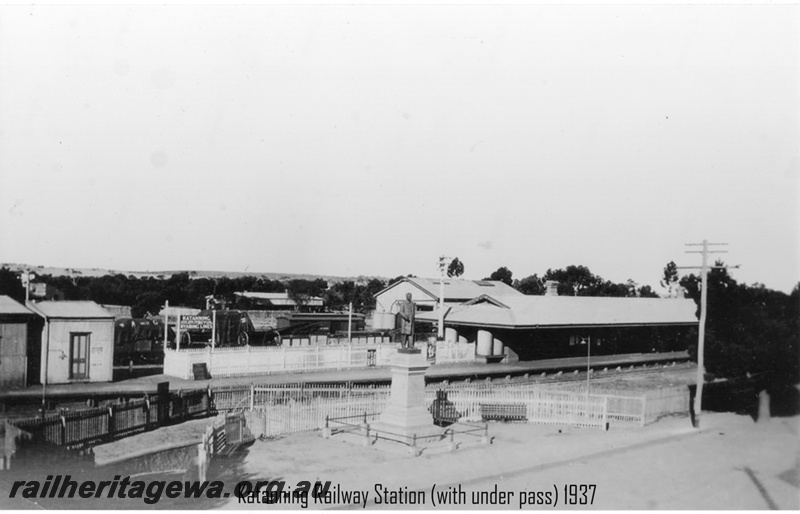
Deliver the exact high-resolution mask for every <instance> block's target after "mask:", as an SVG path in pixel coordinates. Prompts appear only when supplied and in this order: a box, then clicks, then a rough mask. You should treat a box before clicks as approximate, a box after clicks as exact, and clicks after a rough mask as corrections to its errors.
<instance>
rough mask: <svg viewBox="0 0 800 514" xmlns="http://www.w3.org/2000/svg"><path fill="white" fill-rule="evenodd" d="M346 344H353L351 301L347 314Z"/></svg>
mask: <svg viewBox="0 0 800 514" xmlns="http://www.w3.org/2000/svg"><path fill="white" fill-rule="evenodd" d="M347 344H353V302H350V310H349V311H348V314H347Z"/></svg>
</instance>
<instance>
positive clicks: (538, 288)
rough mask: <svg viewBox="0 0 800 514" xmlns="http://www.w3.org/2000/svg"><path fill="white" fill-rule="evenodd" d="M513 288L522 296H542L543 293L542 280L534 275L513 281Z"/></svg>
mask: <svg viewBox="0 0 800 514" xmlns="http://www.w3.org/2000/svg"><path fill="white" fill-rule="evenodd" d="M513 287H514V289H516V290H517V291H519V292H520V293H522V294H532V295H543V294H544V292H545V287H544V280H543V279H541V278H539V275H536V274H533V275H531V276H529V277H525V278H523V279H522V280H515V281H514V286H513Z"/></svg>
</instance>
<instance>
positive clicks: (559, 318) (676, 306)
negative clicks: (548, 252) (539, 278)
mask: <svg viewBox="0 0 800 514" xmlns="http://www.w3.org/2000/svg"><path fill="white" fill-rule="evenodd" d="M479 300H480V299H476V301H475V302H470V303H468V304H464V305H459V306H456V307H454V308H452V309H450V310H449V311H448V312H447V313H446V314H445V324H452V325H466V326H476V327H481V326H483V327H496V328H509V329H529V328H563V327H587V326H618V327H619V326H640V325H691V324H696V323H697V316H696V315H695V313H696V311H697V306H696V305H695V303H694V301H692V300H691V299H677V298H668V299H662V298H617V297H597V296H528V295H523V296H521V297H517V298H506V299H504V300H503V302H504V304H505V305H498V304H497V302H491V301H488V299H486V300H483V301H479ZM436 316H437V315H436V313H435V312H433V313H431V312H421V313H417V319H418V320H420V321H423V320H425V321H435V320H436ZM428 318H430V319H428Z"/></svg>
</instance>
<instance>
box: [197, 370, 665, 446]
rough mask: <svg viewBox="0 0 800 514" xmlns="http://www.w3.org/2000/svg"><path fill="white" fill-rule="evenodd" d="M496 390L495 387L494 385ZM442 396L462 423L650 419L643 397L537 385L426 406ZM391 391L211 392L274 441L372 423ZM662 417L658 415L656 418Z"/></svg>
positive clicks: (271, 388) (480, 387) (454, 395)
mask: <svg viewBox="0 0 800 514" xmlns="http://www.w3.org/2000/svg"><path fill="white" fill-rule="evenodd" d="M498 385H500V384H498ZM440 390H443V391H445V392H446V393H447V398H446V401H447V402H449V404H450V405H451V407H452V408H453V409H455V411H456V412H457V415H458V417H459V419H460V420H462V421H488V420H502V421H521V422H527V423H540V424H542V423H544V424H559V425H570V426H582V427H595V428H603V429H605V428H607V427H608V425H609V424H610V423H618V422H631V423H635V424H638V425H643V424H644V423H645V422H647V421H648V420H650V419H649V418H648V413H650V415H651V416H652V415H654V413H655V412H656V411H655V410H652V409H651V410H648V409H647V403H646V402H647V395H646V394H645V393H644V392H639V393H631V394H629V395H627V396H622V395H620V394H602V393H597V392H593V393H591V394H586V393H585V392H576V391H565V390H558V389H555V388H554V387H553V386H549V385H548V386H545V385H542V384H535V383H534V384H524V385H517V386H515V387H514V386H508V385H500V387H487V384H485V383H477V384H472V387H457V388H448V387H447V386H443V385H441V384H432V385H429V386H427V387H426V390H425V400H426V407H427V408H430V407H431V405H432V404H433V403H434V401H435V400H436V397H437V392H438V391H440ZM390 391H391V388H390V386H388V385H383V386H353V385H345V384H331V385H316V384H314V385H306V384H280V385H277V384H275V385H264V386H255V385H253V386H250V387H245V388H242V387H237V388H228V389H219V390H215V391H214V392H213V403H214V406H215V408H216V409H217V410H245V411H246V415H247V419H248V426H250V428H251V430H253V432H254V433H255V434H256V435H262V436H265V437H275V436H280V435H285V434H291V433H296V432H303V431H308V430H318V429H321V428H323V427H324V426H325V418H326V416H328V417H331V418H341V417H354V419H355V417H357V418H358V420H356V421H354V423H360V422H361V421H360V420H363V419H364V417H365V416H366V420H367V421H371V420H373V419H375V418H376V417H377V416H378V415H379V414H380V412H382V411H383V408H384V407H385V405H386V403H387V402H388V401H389V396H390V394H391V392H390ZM662 415H663V413H662Z"/></svg>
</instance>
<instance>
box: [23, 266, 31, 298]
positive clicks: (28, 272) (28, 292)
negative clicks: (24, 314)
mask: <svg viewBox="0 0 800 514" xmlns="http://www.w3.org/2000/svg"><path fill="white" fill-rule="evenodd" d="M23 282H25V305H28V302H30V301H31V270H29V269H27V270H25V280H24V281H23Z"/></svg>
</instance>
